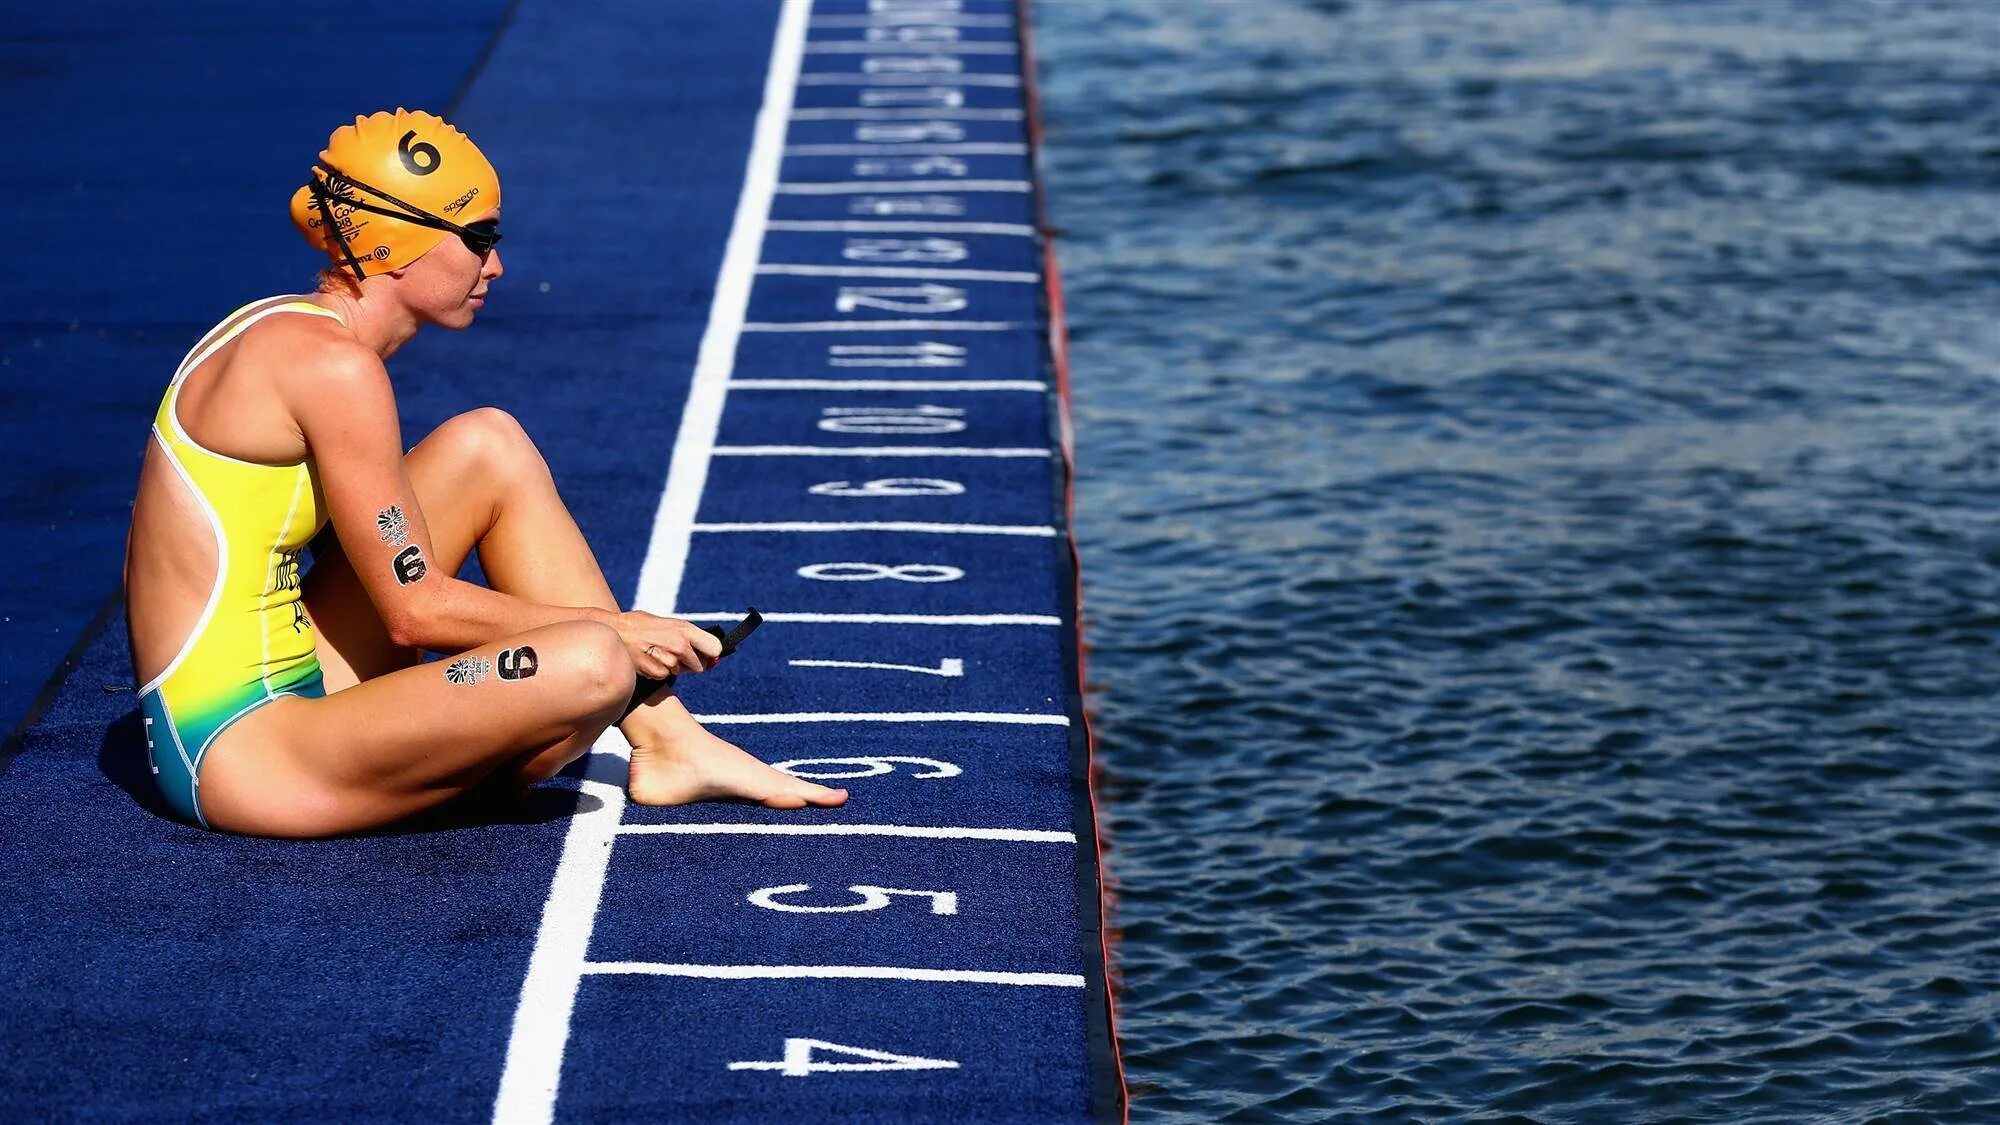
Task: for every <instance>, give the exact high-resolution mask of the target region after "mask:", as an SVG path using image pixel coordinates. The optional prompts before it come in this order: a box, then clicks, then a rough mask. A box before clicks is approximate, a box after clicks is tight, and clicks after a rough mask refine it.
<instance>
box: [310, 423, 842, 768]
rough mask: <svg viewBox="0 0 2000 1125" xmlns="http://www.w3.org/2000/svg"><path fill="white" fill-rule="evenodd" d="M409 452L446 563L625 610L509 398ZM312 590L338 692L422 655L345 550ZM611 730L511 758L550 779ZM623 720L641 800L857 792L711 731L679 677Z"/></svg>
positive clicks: (329, 673)
mask: <svg viewBox="0 0 2000 1125" xmlns="http://www.w3.org/2000/svg"><path fill="white" fill-rule="evenodd" d="M405 460H406V464H407V466H408V470H409V474H410V481H411V483H412V485H414V486H415V488H416V490H417V501H418V503H419V504H420V505H421V506H422V508H423V512H424V520H425V522H426V524H427V525H428V526H429V529H430V533H431V544H432V547H433V549H434V550H435V551H436V552H437V554H438V556H439V558H438V566H439V567H440V568H441V569H443V571H444V573H447V574H451V573H456V572H457V570H458V568H459V566H460V565H462V564H463V563H464V561H465V559H466V557H467V556H468V555H470V554H471V552H472V550H473V549H474V548H475V547H476V548H477V549H478V551H479V563H480V567H481V569H483V570H484V571H485V572H486V577H487V580H488V581H489V582H490V583H491V584H492V586H493V588H494V589H496V590H499V591H501V592H503V593H507V594H512V595H514V596H516V597H521V598H527V599H529V600H531V601H537V602H541V603H544V604H547V605H571V606H585V605H587V606H596V607H598V608H600V609H609V610H612V611H614V612H615V611H617V610H618V608H619V606H618V603H617V600H616V599H615V598H614V597H613V596H612V593H611V587H610V586H609V584H607V583H606V582H605V580H604V572H603V571H602V569H600V568H599V566H598V564H597V557H596V555H594V554H592V553H591V550H590V545H589V544H588V543H587V542H585V541H584V538H583V533H582V532H581V531H580V530H578V528H577V526H576V521H575V519H574V518H572V517H571V515H570V513H569V508H568V507H567V506H566V505H565V504H564V503H563V502H562V497H561V496H560V495H559V494H558V492H557V491H556V485H555V479H554V478H553V477H552V476H551V475H550V473H549V469H548V465H547V464H546V463H545V462H544V461H543V460H542V455H541V451H540V450H538V449H536V448H535V445H534V442H533V441H532V440H531V439H530V438H529V437H528V435H527V433H526V432H525V431H523V430H522V429H521V426H520V424H519V423H518V422H516V421H515V420H514V419H513V417H512V416H510V415H508V414H507V413H506V412H505V411H501V410H495V409H491V408H487V409H481V410H474V411H470V412H468V413H465V414H460V415H458V416H457V417H455V418H452V419H451V420H449V421H447V422H445V423H444V424H443V425H441V426H439V427H438V428H437V429H436V430H434V431H432V432H431V434H430V435H429V436H428V437H426V438H425V439H424V440H423V441H422V442H421V443H419V444H418V445H417V446H416V448H414V449H412V450H411V451H410V453H409V456H408V457H407V458H406V459H405ZM303 593H304V599H305V603H306V608H307V612H308V615H309V616H310V617H311V618H312V621H313V625H314V627H315V628H316V629H318V630H320V632H319V647H320V665H321V668H322V670H323V673H324V675H325V677H326V689H327V691H328V693H329V698H330V697H331V696H332V695H333V694H337V693H339V692H340V691H341V690H343V689H345V688H347V687H350V686H352V685H353V684H355V683H357V682H362V681H367V680H370V679H373V678H374V677H376V676H380V675H385V674H388V673H390V672H393V671H395V670H397V669H401V668H407V667H410V666H411V665H413V664H415V663H416V662H417V661H418V659H419V658H420V654H419V653H418V652H417V651H416V650H414V649H404V648H398V647H397V646H396V645H395V644H394V643H392V642H391V641H390V640H389V637H388V631H387V629H386V628H384V627H383V625H382V623H381V619H380V617H379V616H378V615H377V614H376V612H375V607H374V605H373V604H372V603H371V602H370V601H369V600H368V594H367V591H366V590H365V589H363V587H362V586H361V581H360V579H359V578H357V577H356V576H355V574H354V571H353V568H352V567H350V566H349V565H348V564H347V560H346V558H345V557H343V556H342V555H341V554H340V552H339V551H338V550H336V551H334V552H332V553H330V554H328V555H327V556H325V557H323V558H320V559H317V560H315V561H314V563H313V567H312V569H311V570H310V571H309V572H308V573H307V575H306V580H305V588H304V591H303ZM628 700H629V693H628ZM613 718H616V716H615V715H614V716H613ZM602 730H603V728H602V727H601V726H600V727H599V728H598V729H597V730H595V731H592V732H591V733H590V735H589V737H588V738H580V737H575V736H565V737H562V738H558V739H555V740H553V741H551V742H550V743H548V744H547V745H544V746H541V747H537V748H532V749H530V750H528V751H527V752H525V753H523V754H522V755H520V756H519V757H518V758H517V759H516V760H514V761H512V762H510V763H502V765H503V766H504V768H506V769H507V770H509V771H511V772H512V774H513V782H512V784H514V785H515V786H518V787H525V786H526V785H529V784H532V783H533V782H536V781H542V780H546V779H547V778H550V777H553V776H554V775H555V773H556V772H557V771H558V770H560V769H561V768H562V767H563V766H564V765H567V764H568V763H569V762H571V761H574V760H575V759H576V758H577V757H579V756H581V755H582V754H584V753H585V752H587V751H588V750H589V748H590V745H591V743H592V742H594V741H595V740H596V738H597V735H598V734H599V733H601V732H602ZM620 730H621V731H622V732H623V733H624V735H625V737H626V740H627V741H628V742H630V743H631V744H632V747H633V755H632V757H633V764H632V786H631V789H632V794H633V799H634V800H635V801H638V802H640V803H645V804H676V803H681V802H684V801H691V800H704V799H712V798H718V797H733V798H744V799H749V800H755V801H761V802H764V803H766V804H773V805H779V806H786V807H797V806H798V805H801V804H807V803H811V804H837V803H839V802H840V801H841V800H844V799H845V794H844V792H843V791H841V790H835V789H828V788H827V787H825V786H822V785H815V784H813V783H811V782H808V781H803V780H801V779H798V778H795V777H792V776H791V775H790V774H786V773H781V772H779V771H777V770H773V769H771V768H770V767H769V766H766V765H764V764H763V763H762V762H759V761H758V760H757V759H755V758H754V757H751V756H750V755H748V754H745V753H744V752H743V751H742V750H740V749H738V748H737V747H735V746H733V745H732V744H730V743H728V742H726V741H724V740H722V739H719V738H716V737H714V736H713V735H711V734H709V733H708V732H707V731H705V730H703V729H702V728H701V726H700V725H699V724H698V723H696V722H695V721H694V719H693V718H692V717H691V716H689V715H688V713H687V709H686V708H685V707H683V706H681V703H680V701H679V700H678V699H675V698H674V697H673V694H672V693H671V692H668V691H662V692H660V693H659V694H658V695H656V696H654V698H653V699H652V701H651V702H649V703H647V704H646V705H645V706H642V707H640V708H639V709H638V710H636V711H634V712H633V713H632V714H631V715H630V716H629V717H627V718H626V719H625V720H624V722H623V723H622V724H621V725H620ZM503 785H504V782H503Z"/></svg>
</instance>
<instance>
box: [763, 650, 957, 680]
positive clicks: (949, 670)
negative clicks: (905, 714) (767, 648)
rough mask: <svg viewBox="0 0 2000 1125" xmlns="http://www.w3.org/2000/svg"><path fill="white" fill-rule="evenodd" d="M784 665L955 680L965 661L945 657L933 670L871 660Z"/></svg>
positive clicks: (819, 661) (810, 661)
mask: <svg viewBox="0 0 2000 1125" xmlns="http://www.w3.org/2000/svg"><path fill="white" fill-rule="evenodd" d="M786 663H788V664H790V665H791V666H792V667H794V668H880V669H882V670H883V671H885V672H915V673H916V674H918V675H920V676H943V677H945V678H946V679H956V678H957V677H960V676H963V675H965V661H963V660H960V659H959V658H958V657H956V656H951V657H946V658H945V659H944V660H941V661H939V662H938V666H937V667H935V668H926V667H924V666H923V665H921V664H877V663H875V662H874V661H872V660H791V661H787V662H786Z"/></svg>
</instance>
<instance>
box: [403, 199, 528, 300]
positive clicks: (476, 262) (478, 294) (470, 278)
mask: <svg viewBox="0 0 2000 1125" xmlns="http://www.w3.org/2000/svg"><path fill="white" fill-rule="evenodd" d="M499 218H500V210H499V208H497V207H496V208H494V209H492V210H490V211H487V212H486V213H485V214H482V215H475V216H473V217H471V218H470V219H468V220H467V223H468V225H469V224H470V223H476V222H483V221H486V220H489V219H490V220H493V221H495V222H497V221H499ZM504 272H506V270H505V267H503V266H502V265H501V264H500V248H499V247H497V246H496V247H494V248H493V249H492V250H489V251H487V253H486V255H485V256H484V257H481V256H480V255H478V254H474V253H473V252H472V251H471V250H470V249H467V247H466V245H465V243H464V242H463V241H462V240H460V238H459V237H458V236H457V235H455V234H452V235H446V236H445V237H444V239H443V241H441V242H439V243H438V244H437V245H436V246H433V247H431V249H430V250H429V251H428V252H426V253H425V254H424V256H423V257H421V258H418V259H417V260H416V261H414V262H411V263H410V264H409V265H408V266H407V267H405V268H404V269H403V270H402V271H401V273H402V279H401V284H400V285H399V286H398V287H397V288H398V289H399V290H400V291H401V294H402V296H403V299H404V301H405V303H407V304H408V305H409V306H410V308H411V310H412V311H414V312H415V313H416V314H417V316H418V317H419V318H421V319H423V320H425V321H428V322H429V323H432V324H436V325H440V326H442V327H445V328H464V327H467V326H468V325H470V324H471V323H472V320H473V317H475V316H477V315H478V313H479V309H480V307H481V306H483V305H485V303H486V300H485V298H486V289H487V286H489V285H491V284H493V282H494V281H495V280H497V279H498V278H499V277H500V275H501V274H502V273H504Z"/></svg>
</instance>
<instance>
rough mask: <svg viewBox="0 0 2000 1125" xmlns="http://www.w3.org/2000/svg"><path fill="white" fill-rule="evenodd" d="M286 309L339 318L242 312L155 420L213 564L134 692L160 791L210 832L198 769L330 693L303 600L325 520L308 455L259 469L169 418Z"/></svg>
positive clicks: (202, 353)
mask: <svg viewBox="0 0 2000 1125" xmlns="http://www.w3.org/2000/svg"><path fill="white" fill-rule="evenodd" d="M252 310H255V311H252ZM286 312H291V313H307V314H310V315H314V316H329V317H333V319H335V320H339V319H340V317H339V316H338V315H337V314H335V313H334V312H332V311H330V310H328V309H323V308H320V307H319V306H318V305H314V304H311V303H309V302H306V301H289V300H284V301H277V302H276V303H270V302H268V301H258V302H253V303H251V304H248V305H245V306H243V307H242V308H240V309H238V310H236V311H235V312H234V313H231V314H230V315H229V317H228V318H227V319H225V320H224V321H223V322H222V324H221V325H219V326H217V327H216V328H215V329H214V330H212V331H211V332H210V333H209V334H208V335H207V336H206V337H204V338H203V339H202V341H201V342H200V343H198V344H196V345H195V347H194V350H193V351H190V352H189V353H188V355H187V358H185V359H183V360H182V361H181V365H180V368H179V370H177V371H175V372H174V378H173V382H172V383H171V384H169V385H168V387H167V391H166V394H165V396H163V397H162V399H161V401H160V409H159V412H158V413H157V414H155V415H154V417H153V438H154V440H156V441H158V442H159V443H160V448H161V449H162V450H164V451H165V452H166V455H167V460H168V462H169V463H171V464H172V465H173V467H174V471H175V472H176V473H178V474H179V475H180V478H181V480H182V481H184V482H186V484H187V486H188V488H189V489H190V490H191V491H192V492H193V493H194V496H195V499H196V500H197V502H198V503H199V504H200V506H201V509H202V513H203V515H205V516H206V517H207V520H208V527H209V531H210V532H211V533H212V534H213V535H214V536H215V555H216V563H217V565H216V572H215V584H214V586H213V587H212V588H211V589H210V590H209V594H208V604H207V607H206V608H204V609H203V610H202V614H201V618H200V620H198V621H197V622H196V623H195V627H194V631H193V632H192V633H191V634H189V636H188V638H187V641H186V642H185V643H184V644H183V645H182V646H181V650H180V652H179V654H178V655H176V656H175V657H174V659H173V660H172V661H171V662H170V663H168V665H167V667H166V670H165V671H163V672H161V673H160V675H159V677H158V678H156V679H155V680H153V682H152V683H149V684H147V685H146V686H145V687H142V688H140V689H139V709H140V714H141V717H142V718H143V719H144V720H145V728H144V729H145V734H146V753H147V756H148V758H149V759H150V760H151V762H152V767H153V779H154V780H155V781H156V782H158V783H159V786H160V792H161V793H163V794H164V795H165V796H166V800H167V804H168V805H170V806H171V807H172V808H173V810H174V812H175V813H177V814H179V815H180V816H181V817H183V818H184V819H186V820H188V821H190V822H192V823H195V824H199V825H201V826H202V827H204V828H205V827H207V826H208V821H207V820H206V819H205V818H204V817H203V816H202V812H201V781H200V778H201V763H202V759H203V757H204V756H205V755H206V754H207V753H208V750H209V747H210V746H212V745H213V744H214V742H215V737H216V735H218V734H221V733H222V731H223V729H224V728H226V727H228V726H229V725H230V724H231V723H234V722H235V721H236V720H238V719H240V718H242V717H243V716H245V715H247V714H249V713H250V712H252V711H254V710H256V709H257V708H259V707H261V706H263V705H264V704H266V703H269V702H271V701H272V700H274V699H277V698H278V697H279V696H281V695H299V696H308V697H317V696H323V695H325V694H326V689H325V687H324V685H323V683H322V682H321V677H320V667H319V655H318V651H317V648H316V646H315V644H314V638H313V631H312V622H311V621H310V620H308V619H307V617H306V611H305V606H304V605H303V604H302V603H301V602H300V601H299V596H300V590H299V559H300V555H301V554H302V553H303V551H304V549H305V545H306V543H307V542H308V541H310V540H311V539H312V537H313V536H314V535H315V534H317V533H318V531H319V530H320V528H321V527H323V526H325V524H326V521H327V516H326V497H325V495H324V494H323V493H322V492H321V491H320V483H319V471H318V467H317V466H316V465H315V464H314V463H313V461H312V459H311V458H310V457H309V458H307V459H306V460H304V461H302V462H300V463H298V464H296V465H263V464H258V463H256V462H253V461H239V460H237V459H236V458H234V457H225V456H223V455H222V454H220V453H216V452H214V451H212V450H208V449H204V448H202V447H201V446H200V445H198V444H196V443H195V441H194V439H193V438H191V437H189V436H188V433H187V431H186V430H184V429H182V428H181V424H180V418H179V416H178V415H177V414H176V413H175V410H174V403H175V400H176V399H178V398H179V396H180V388H181V384H182V383H183V382H185V381H186V379H187V376H188V373H189V372H191V371H193V370H194V369H195V368H197V367H199V366H201V363H202V361H203V360H206V359H207V358H208V357H209V356H211V355H214V354H215V351H216V349H218V348H220V347H222V346H223V345H224V344H227V343H228V342H229V341H231V340H233V339H235V338H236V337H237V336H238V335H239V334H241V333H242V332H243V330H244V329H246V328H248V327H250V326H251V325H252V324H255V323H256V322H258V321H259V320H262V319H263V318H265V317H267V316H271V315H273V314H276V313H286ZM245 314H247V315H245Z"/></svg>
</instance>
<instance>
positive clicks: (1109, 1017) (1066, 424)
mask: <svg viewBox="0 0 2000 1125" xmlns="http://www.w3.org/2000/svg"><path fill="white" fill-rule="evenodd" d="M1032 6H1033V0H1015V3H1014V7H1015V11H1016V13H1017V16H1016V20H1015V24H1016V26H1017V27H1018V28H1019V29H1020V46H1021V77H1022V88H1023V90H1024V91H1025V93H1026V101H1027V126H1028V144H1029V148H1030V151H1031V154H1032V155H1031V160H1032V161H1033V166H1034V169H1035V219H1036V226H1037V227H1038V228H1040V230H1041V236H1042V238H1041V242H1042V269H1043V273H1042V276H1043V278H1044V279H1045V284H1044V298H1045V300H1046V303H1047V309H1048V318H1049V359H1050V363H1051V364H1052V366H1053V367H1054V369H1055V379H1056V398H1057V425H1058V426H1059V428H1060V432H1059V435H1058V438H1059V444H1060V445H1061V448H1062V458H1063V501H1062V502H1063V517H1064V533H1065V534H1064V543H1065V545H1066V546H1067V548H1068V551H1069V570H1070V578H1071V589H1070V590H1069V591H1068V597H1069V603H1070V604H1069V609H1070V620H1069V627H1070V629H1071V637H1072V640H1073V641H1074V642H1075V656H1076V682H1075V684H1074V685H1073V689H1074V695H1073V696H1072V705H1071V706H1072V710H1073V712H1074V713H1073V714H1072V716H1071V718H1072V719H1073V720H1074V723H1075V725H1073V726H1072V728H1071V729H1072V730H1077V731H1081V732H1082V740H1083V745H1082V758H1083V761H1082V768H1081V769H1080V770H1078V771H1076V772H1077V778H1076V780H1077V781H1078V783H1079V784H1080V785H1081V786H1082V789H1083V797H1084V803H1083V805H1082V807H1081V808H1080V809H1079V810H1078V812H1079V814H1080V815H1079V819H1083V818H1084V817H1087V818H1088V820H1089V824H1088V829H1089V832H1088V835H1089V838H1090V847H1091V854H1090V861H1091V864H1092V867H1093V870H1092V871H1090V872H1089V873H1088V875H1089V878H1088V880H1087V885H1088V887H1089V889H1090V890H1092V891H1093V892H1094V897H1095V900H1096V901H1095V903H1094V904H1092V905H1094V906H1095V907H1096V910H1097V935H1098V940H1097V948H1096V953H1097V956H1098V957H1099V958H1100V960H1099V961H1098V964H1097V965H1096V966H1094V967H1095V968H1096V969H1097V970H1098V975H1099V979H1101V980H1102V981H1103V982H1104V1028H1103V1041H1102V1042H1101V1043H1099V1042H1096V1041H1093V1043H1092V1045H1091V1046H1092V1054H1093V1055H1094V1056H1097V1057H1094V1058H1093V1059H1092V1067H1091V1070H1092V1085H1093V1087H1094V1094H1095V1097H1094V1099H1093V1100H1094V1101H1096V1102H1097V1111H1098V1116H1099V1118H1100V1119H1108V1120H1115V1121H1119V1122H1125V1121H1128V1120H1129V1118H1130V1112H1131V1111H1130V1108H1129V1106H1130V1100H1129V1091H1128V1090H1127V1089H1126V1086H1125V1066H1124V1062H1123V1060H1122V1059H1121V1058H1120V1057H1119V1052H1118V1013H1117V1003H1116V999H1115V989H1114V987H1113V984H1114V981H1113V977H1112V964H1113V962H1112V960H1111V929H1110V927H1109V926H1108V925H1107V919H1108V916H1109V906H1110V900H1111V891H1110V888H1109V887H1108V886H1107V884H1106V882H1105V876H1104V837H1105V833H1104V828H1103V823H1104V822H1103V819H1102V818H1101V817H1100V816H1099V815H1098V807H1097V784H1096V760H1097V758H1096V755H1097V738H1096V735H1095V734H1094V733H1093V732H1092V730H1091V726H1090V715H1089V713H1088V710H1087V709H1086V707H1085V706H1084V700H1083V685H1084V684H1085V683H1086V682H1087V679H1086V673H1085V669H1086V664H1087V661H1086V652H1087V646H1086V645H1085V644H1084V640H1083V571H1082V566H1081V562H1080V560H1079V558H1078V556H1077V550H1076V518H1075V517H1076V447H1075V429H1074V427H1073V426H1072V424H1071V421H1070V382H1069V336H1068V318H1067V315H1066V312H1065V309H1064V306H1063V288H1062V272H1061V270H1060V269H1058V268H1057V266H1056V252H1055V234H1056V232H1055V228H1054V227H1053V226H1051V225H1050V223H1049V211H1048V193H1047V189H1046V187H1045V186H1044V184H1043V183H1042V175H1041V154H1042V113H1041V100H1040V97H1039V96H1038V93H1037V90H1036V86H1035V54H1034V42H1033V39H1034V37H1033V33H1032V30H1031V27H1030V18H1029V17H1030V8H1031V7H1032ZM1093 1030H1094V1029H1093ZM1095 1038H1096V1037H1095V1036H1093V1040H1095ZM1112 1099H1115V1102H1113V1104H1106V1103H1107V1102H1108V1101H1112Z"/></svg>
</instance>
